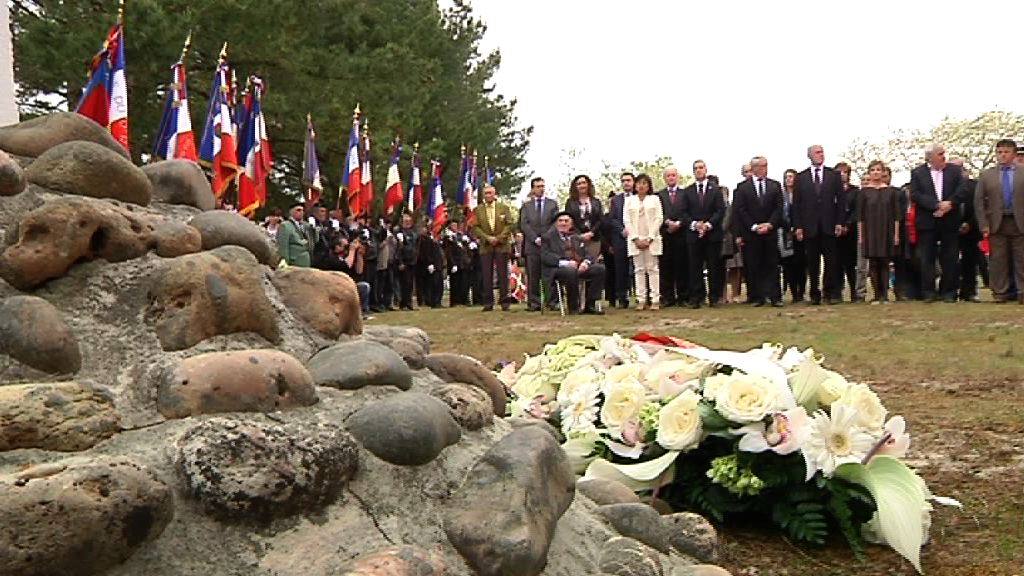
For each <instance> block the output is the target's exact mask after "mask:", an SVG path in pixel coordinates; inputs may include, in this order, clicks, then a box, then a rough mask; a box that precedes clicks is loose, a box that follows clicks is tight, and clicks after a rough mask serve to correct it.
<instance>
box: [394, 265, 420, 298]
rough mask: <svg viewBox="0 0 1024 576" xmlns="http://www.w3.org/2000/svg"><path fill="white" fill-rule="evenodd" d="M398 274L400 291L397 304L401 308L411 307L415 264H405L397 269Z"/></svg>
mask: <svg viewBox="0 0 1024 576" xmlns="http://www.w3.org/2000/svg"><path fill="white" fill-rule="evenodd" d="M398 276H399V283H400V284H401V293H402V297H401V298H400V301H399V303H398V305H399V306H400V307H402V308H412V294H413V292H414V291H415V289H416V265H415V264H406V265H405V266H403V267H402V268H401V269H400V270H399V271H398Z"/></svg>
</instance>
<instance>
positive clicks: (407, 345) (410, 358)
mask: <svg viewBox="0 0 1024 576" xmlns="http://www.w3.org/2000/svg"><path fill="white" fill-rule="evenodd" d="M385 346H387V347H388V348H391V349H392V350H394V351H395V352H397V353H398V355H399V356H401V357H402V360H404V361H405V363H406V364H408V365H409V368H412V369H413V370H420V369H422V368H425V367H426V365H427V350H425V349H424V348H423V344H421V343H420V342H419V341H418V340H412V339H410V338H392V339H391V340H389V341H388V342H387V343H385Z"/></svg>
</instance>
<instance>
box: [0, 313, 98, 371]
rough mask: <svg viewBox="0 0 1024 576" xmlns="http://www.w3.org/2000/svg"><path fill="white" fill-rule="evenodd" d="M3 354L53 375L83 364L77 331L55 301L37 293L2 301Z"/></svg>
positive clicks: (0, 330) (0, 348) (0, 351)
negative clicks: (66, 320) (36, 294)
mask: <svg viewBox="0 0 1024 576" xmlns="http://www.w3.org/2000/svg"><path fill="white" fill-rule="evenodd" d="M0 354H6V355H8V356H10V357H11V358H14V359H15V360H17V361H19V362H21V363H23V364H26V365H28V366H31V367H32V368H35V369H36V370H41V371H43V372H46V373H49V374H74V373H76V372H78V370H79V369H80V368H81V367H82V353H81V351H80V350H79V347H78V339H77V338H75V334H74V332H72V331H71V328H70V327H68V325H67V323H66V322H65V321H64V317H63V316H61V313H60V311H58V310H57V309H56V308H55V307H54V306H53V304H50V303H49V302H47V301H46V300H43V299H42V298H37V297H35V296H11V297H10V298H5V299H3V300H0Z"/></svg>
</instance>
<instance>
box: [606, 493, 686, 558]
mask: <svg viewBox="0 0 1024 576" xmlns="http://www.w3.org/2000/svg"><path fill="white" fill-rule="evenodd" d="M598 512H599V513H600V514H601V516H603V517H604V518H605V520H608V522H609V523H610V524H611V525H612V527H614V528H615V531H616V532H618V533H619V534H622V535H623V536H627V537H629V538H633V539H635V540H639V541H641V542H643V543H644V544H647V545H648V546H650V547H652V548H654V549H656V550H659V551H661V552H665V553H668V551H669V542H668V532H667V530H666V529H665V525H664V524H662V522H661V515H660V514H658V512H657V511H656V510H655V509H654V508H651V507H650V506H648V505H646V504H640V503H633V504H606V505H604V506H601V507H600V508H598Z"/></svg>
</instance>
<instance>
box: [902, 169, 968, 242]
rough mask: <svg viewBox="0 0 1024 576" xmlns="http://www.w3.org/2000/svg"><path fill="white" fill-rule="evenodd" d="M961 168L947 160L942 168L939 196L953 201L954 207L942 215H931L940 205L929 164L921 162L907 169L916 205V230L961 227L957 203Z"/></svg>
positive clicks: (961, 191) (961, 190) (961, 188)
mask: <svg viewBox="0 0 1024 576" xmlns="http://www.w3.org/2000/svg"><path fill="white" fill-rule="evenodd" d="M964 188H965V184H964V172H963V170H962V169H961V168H960V167H959V166H956V165H953V164H946V167H945V168H943V169H942V199H943V200H948V201H950V202H952V203H953V209H952V210H950V211H949V212H947V213H946V215H945V216H943V217H942V218H936V217H935V216H932V212H934V211H935V209H936V208H938V207H939V200H938V198H936V196H935V185H934V184H932V174H931V168H930V167H929V166H928V165H927V164H922V165H920V166H918V167H917V168H914V169H913V170H911V171H910V198H911V200H913V201H914V204H915V205H916V206H917V229H918V230H944V231H950V230H955V229H957V228H959V227H960V203H961V202H963V197H964V192H965V190H964Z"/></svg>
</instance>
